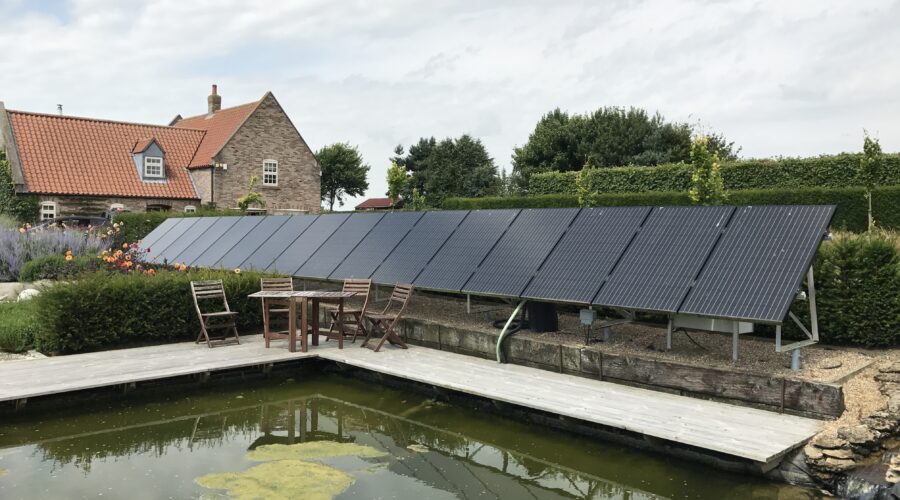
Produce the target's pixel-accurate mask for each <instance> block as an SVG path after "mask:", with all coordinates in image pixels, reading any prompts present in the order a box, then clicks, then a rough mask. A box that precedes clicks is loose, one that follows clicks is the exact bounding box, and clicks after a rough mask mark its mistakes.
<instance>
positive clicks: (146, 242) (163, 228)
mask: <svg viewBox="0 0 900 500" xmlns="http://www.w3.org/2000/svg"><path fill="white" fill-rule="evenodd" d="M181 220H182V219H180V218H175V217H170V218H168V219H166V220H164V221H162V224H160V225H158V226H156V228H154V229H153V231H150V234H148V235H147V236H144V237H143V238H142V239H141V242H140V243H139V244H138V248H139V249H140V250H143V251H146V250H147V249H148V248H149V249H151V250H152V249H153V247H154V246H155V245H156V242H157V241H158V240H159V239H160V238H162V237H163V235H165V234H166V233H167V232H169V230H171V229H172V228H173V227H175V225H176V224H178V223H179V222H180V221H181Z"/></svg>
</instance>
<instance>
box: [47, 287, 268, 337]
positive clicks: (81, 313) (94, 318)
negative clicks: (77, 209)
mask: <svg viewBox="0 0 900 500" xmlns="http://www.w3.org/2000/svg"><path fill="white" fill-rule="evenodd" d="M263 276H265V275H263V274H260V273H254V272H244V273H240V274H236V273H233V272H223V271H190V272H177V271H160V272H159V273H157V275H156V276H143V275H140V274H114V275H110V274H108V273H96V274H93V275H89V276H84V277H83V278H82V279H79V280H78V281H73V282H71V283H60V284H58V285H56V286H54V287H52V288H50V289H48V290H46V291H44V292H43V293H42V294H41V295H39V296H38V297H37V298H35V299H34V300H35V301H36V302H38V304H39V306H40V309H41V318H42V321H41V328H40V331H39V332H38V334H37V337H36V339H35V346H36V347H37V348H38V349H39V350H40V351H42V352H46V353H74V352H82V351H91V350H98V349H103V348H109V347H113V346H121V345H128V344H136V343H155V342H163V341H179V340H193V339H194V338H196V336H197V334H198V333H199V332H200V325H199V322H198V319H197V313H196V312H195V310H194V304H193V299H192V298H191V289H190V282H191V281H192V280H204V279H220V278H221V279H223V280H224V282H225V291H226V294H227V296H228V303H229V305H230V306H231V309H232V310H234V311H238V312H239V313H240V314H239V315H238V331H239V332H241V333H247V332H248V331H251V330H256V329H259V328H260V327H261V324H262V318H261V312H260V303H259V299H251V298H248V297H247V295H249V294H250V293H253V292H256V291H259V280H260V278H261V277H263Z"/></svg>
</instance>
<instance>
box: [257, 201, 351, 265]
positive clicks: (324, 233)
mask: <svg viewBox="0 0 900 500" xmlns="http://www.w3.org/2000/svg"><path fill="white" fill-rule="evenodd" d="M349 217H350V214H326V215H320V216H318V217H317V218H316V220H315V221H313V223H312V224H310V225H309V227H308V228H307V229H306V231H304V232H303V234H301V235H300V237H299V238H297V239H295V240H294V241H293V243H291V244H290V245H289V246H288V247H287V248H286V249H285V250H284V252H282V253H281V255H279V256H278V258H276V259H275V261H274V262H272V264H270V265H269V267H268V268H267V269H268V270H269V271H278V272H281V273H285V274H293V273H294V271H296V270H297V268H299V267H300V266H302V265H303V264H304V263H305V262H306V261H307V260H309V257H310V256H311V255H312V254H313V253H315V251H316V250H318V249H319V247H320V246H322V243H325V240H327V239H328V238H329V237H331V235H332V234H334V232H335V230H337V228H339V227H340V226H341V224H343V223H344V222H345V221H346V220H347V219H348V218H349ZM321 277H322V278H324V276H321Z"/></svg>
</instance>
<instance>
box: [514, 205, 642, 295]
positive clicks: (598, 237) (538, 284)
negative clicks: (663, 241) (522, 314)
mask: <svg viewBox="0 0 900 500" xmlns="http://www.w3.org/2000/svg"><path fill="white" fill-rule="evenodd" d="M649 212H650V208H649V207H605V208H583V209H582V210H581V212H580V213H579V214H578V217H576V218H575V221H574V222H572V225H571V226H570V227H569V229H568V230H567V231H566V234H565V235H564V236H563V237H562V239H561V240H560V241H559V244H558V245H556V248H554V249H553V252H551V253H550V255H549V256H548V257H547V260H546V261H545V262H544V265H543V266H542V267H541V269H540V270H539V271H538V272H537V274H536V275H535V277H534V279H532V280H531V283H529V284H528V287H527V288H526V289H525V291H524V292H523V293H522V297H524V298H529V299H536V300H546V301H561V302H576V303H582V304H590V302H591V299H593V298H594V295H596V294H597V290H598V289H599V288H600V286H601V285H602V284H603V281H604V280H605V279H606V277H607V275H609V273H610V271H612V268H613V266H615V264H616V262H618V260H619V258H620V257H621V256H622V254H623V252H624V251H625V249H626V248H627V247H628V244H629V243H630V242H631V239H632V237H634V235H635V233H637V231H638V228H639V227H640V226H641V223H642V222H643V221H644V219H646V218H647V214H648V213H649Z"/></svg>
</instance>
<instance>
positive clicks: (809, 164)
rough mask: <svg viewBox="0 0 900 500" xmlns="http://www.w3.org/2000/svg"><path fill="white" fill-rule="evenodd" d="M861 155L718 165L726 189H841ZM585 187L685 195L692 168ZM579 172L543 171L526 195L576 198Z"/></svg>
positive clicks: (892, 170)
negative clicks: (553, 195) (720, 166)
mask: <svg viewBox="0 0 900 500" xmlns="http://www.w3.org/2000/svg"><path fill="white" fill-rule="evenodd" d="M860 156H861V155H859V154H841V155H835V156H820V157H817V158H781V159H777V160H740V161H735V162H726V163H723V164H722V178H723V180H724V182H725V188H726V189H729V190H742V189H773V188H843V187H847V186H851V185H857V183H856V182H855V176H856V166H857V165H858V164H859V158H860ZM884 159H885V166H884V172H883V175H882V178H881V180H880V182H879V184H881V185H885V186H890V185H900V155H896V154H892V155H885V157H884ZM588 172H589V175H590V177H589V179H588V183H589V184H588V185H589V186H590V190H591V191H595V192H598V193H636V192H642V191H687V190H688V189H690V187H691V166H690V165H687V164H669V165H660V166H656V167H615V168H599V169H593V170H590V171H588ZM577 175H578V172H541V173H537V174H534V175H532V176H531V178H530V179H529V181H528V192H529V194H532V195H545V194H577V189H576V185H575V184H576V177H577Z"/></svg>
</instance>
